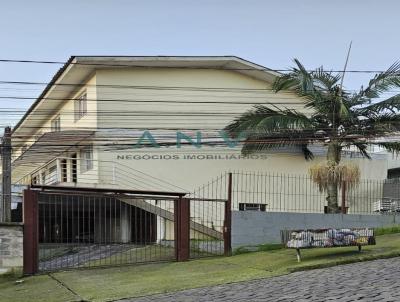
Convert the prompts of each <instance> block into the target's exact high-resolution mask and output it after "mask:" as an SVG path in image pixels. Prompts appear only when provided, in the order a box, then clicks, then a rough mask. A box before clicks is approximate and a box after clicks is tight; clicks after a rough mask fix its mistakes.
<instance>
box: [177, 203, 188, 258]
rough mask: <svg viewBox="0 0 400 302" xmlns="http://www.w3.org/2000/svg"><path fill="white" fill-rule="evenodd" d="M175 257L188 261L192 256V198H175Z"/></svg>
mask: <svg viewBox="0 0 400 302" xmlns="http://www.w3.org/2000/svg"><path fill="white" fill-rule="evenodd" d="M175 257H176V261H187V260H189V257H190V199H188V198H179V199H177V200H175Z"/></svg>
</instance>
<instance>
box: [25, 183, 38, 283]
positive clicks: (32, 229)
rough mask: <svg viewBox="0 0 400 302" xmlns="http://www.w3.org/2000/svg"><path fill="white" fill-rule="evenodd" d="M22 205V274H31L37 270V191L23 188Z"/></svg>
mask: <svg viewBox="0 0 400 302" xmlns="http://www.w3.org/2000/svg"><path fill="white" fill-rule="evenodd" d="M23 207H24V208H23V213H24V214H23V215H24V261H23V262H24V275H33V274H36V273H37V272H38V253H39V251H38V247H39V246H38V241H39V238H38V231H39V223H38V218H39V215H38V214H39V208H38V192H36V191H33V190H31V189H27V190H24V199H23Z"/></svg>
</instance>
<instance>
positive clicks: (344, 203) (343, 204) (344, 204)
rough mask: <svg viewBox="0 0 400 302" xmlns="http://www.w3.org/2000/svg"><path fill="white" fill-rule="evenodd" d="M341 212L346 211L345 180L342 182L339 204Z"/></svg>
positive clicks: (344, 212)
mask: <svg viewBox="0 0 400 302" xmlns="http://www.w3.org/2000/svg"><path fill="white" fill-rule="evenodd" d="M341 210H342V214H347V213H346V182H345V181H343V182H342V206H341Z"/></svg>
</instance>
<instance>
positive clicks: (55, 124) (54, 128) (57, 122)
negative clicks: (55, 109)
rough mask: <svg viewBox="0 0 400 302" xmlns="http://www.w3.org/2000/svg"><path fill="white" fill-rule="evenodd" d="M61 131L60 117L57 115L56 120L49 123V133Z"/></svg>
mask: <svg viewBox="0 0 400 302" xmlns="http://www.w3.org/2000/svg"><path fill="white" fill-rule="evenodd" d="M60 130H61V120H60V116H59V115H58V116H57V117H56V118H54V119H53V120H52V121H51V131H52V132H57V131H60Z"/></svg>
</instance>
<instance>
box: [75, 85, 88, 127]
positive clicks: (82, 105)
mask: <svg viewBox="0 0 400 302" xmlns="http://www.w3.org/2000/svg"><path fill="white" fill-rule="evenodd" d="M74 112H75V122H76V121H78V120H80V119H81V118H82V117H84V116H85V115H86V114H87V96H86V92H85V93H82V94H81V95H80V96H79V97H78V98H77V99H76V100H75V101H74Z"/></svg>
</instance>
